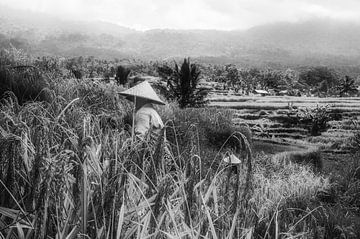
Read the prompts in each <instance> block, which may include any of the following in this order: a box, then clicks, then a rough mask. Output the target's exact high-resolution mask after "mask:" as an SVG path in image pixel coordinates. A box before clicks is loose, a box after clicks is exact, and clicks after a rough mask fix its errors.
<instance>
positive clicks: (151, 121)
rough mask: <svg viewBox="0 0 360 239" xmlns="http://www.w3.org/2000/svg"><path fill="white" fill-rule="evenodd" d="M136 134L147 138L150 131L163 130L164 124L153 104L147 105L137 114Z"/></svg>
mask: <svg viewBox="0 0 360 239" xmlns="http://www.w3.org/2000/svg"><path fill="white" fill-rule="evenodd" d="M134 123H135V124H134V129H135V134H136V135H139V136H145V135H146V134H147V132H148V131H149V130H150V129H162V128H163V127H164V123H163V121H162V120H161V118H160V116H159V114H158V113H157V112H156V110H155V109H154V107H153V105H152V104H145V105H144V106H142V107H141V108H140V109H139V110H138V111H137V112H136V114H135V122H134Z"/></svg>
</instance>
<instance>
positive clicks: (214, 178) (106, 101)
mask: <svg viewBox="0 0 360 239" xmlns="http://www.w3.org/2000/svg"><path fill="white" fill-rule="evenodd" d="M50 85H51V86H52V89H51V90H52V91H53V92H54V99H53V100H52V101H51V102H32V103H26V104H23V105H19V104H18V103H17V101H16V100H15V96H14V95H12V94H9V95H8V96H7V97H6V98H5V99H4V100H3V102H2V103H1V110H0V115H1V117H0V192H1V193H0V235H1V237H2V238H78V237H80V238H251V237H255V238H263V237H268V238H274V237H273V236H275V237H283V236H294V237H295V236H296V235H308V234H310V233H312V229H311V228H310V226H311V225H312V224H311V223H312V222H313V221H311V220H310V221H309V220H303V219H302V218H308V217H310V216H309V215H310V214H311V213H312V212H310V211H307V210H303V211H301V212H299V213H297V214H296V215H297V216H291V215H288V216H287V217H282V215H283V214H282V213H283V212H284V211H285V212H289V213H290V214H291V213H293V211H292V210H293V209H292V208H293V207H294V205H295V204H294V203H293V204H291V203H290V202H293V201H296V200H298V201H300V202H303V203H304V204H306V203H307V202H309V201H311V200H312V199H313V198H314V196H315V195H316V193H317V191H318V190H320V189H326V188H327V186H328V182H327V180H326V179H324V178H322V177H319V176H318V175H315V174H313V173H312V171H311V170H310V169H309V168H308V167H306V166H301V165H288V164H274V163H272V162H271V160H270V159H269V158H268V157H267V156H264V155H260V156H259V155H255V156H254V155H253V154H252V150H251V135H250V132H249V131H247V129H246V126H244V128H242V129H239V128H235V127H233V126H232V124H231V111H224V112H221V113H219V112H217V111H215V110H214V109H189V110H180V109H178V108H176V107H169V106H168V107H167V108H164V109H163V111H161V114H162V116H163V118H164V119H165V121H166V125H167V127H166V128H165V131H166V132H164V135H166V139H167V140H165V137H162V138H161V140H159V141H158V142H157V143H155V144H153V143H150V142H149V141H136V140H135V141H134V140H132V138H131V134H130V133H129V132H128V131H127V130H126V126H125V124H126V117H127V115H129V114H131V106H130V105H128V103H127V102H126V101H124V100H122V99H121V98H119V97H118V96H117V94H116V92H117V91H121V90H122V89H121V88H119V87H117V86H109V85H105V84H102V83H97V82H94V83H91V82H87V81H78V80H59V79H58V80H57V81H55V80H54V81H53V82H51V84H50ZM164 145H168V146H167V147H164ZM225 151H232V152H234V153H236V154H237V155H238V156H239V157H240V158H241V159H242V161H243V163H242V164H240V165H238V166H234V165H228V164H226V163H225V162H223V161H222V160H221V159H222V154H223V153H224V152H225ZM314 210H315V211H317V210H316V209H314ZM309 223H310V224H309ZM300 227H301V228H303V231H301V230H299V228H300Z"/></svg>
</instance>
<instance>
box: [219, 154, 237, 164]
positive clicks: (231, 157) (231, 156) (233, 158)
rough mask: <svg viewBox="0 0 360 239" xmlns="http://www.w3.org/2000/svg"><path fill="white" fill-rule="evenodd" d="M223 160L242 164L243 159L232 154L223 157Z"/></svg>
mask: <svg viewBox="0 0 360 239" xmlns="http://www.w3.org/2000/svg"><path fill="white" fill-rule="evenodd" d="M223 160H224V161H225V162H226V163H230V164H241V160H240V159H239V158H238V157H236V156H235V155H234V154H230V155H228V156H227V157H225V158H223Z"/></svg>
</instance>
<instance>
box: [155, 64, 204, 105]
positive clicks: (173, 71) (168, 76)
mask: <svg viewBox="0 0 360 239" xmlns="http://www.w3.org/2000/svg"><path fill="white" fill-rule="evenodd" d="M158 72H159V75H160V77H161V78H162V79H164V80H165V81H166V86H164V85H159V88H160V89H161V92H162V93H163V94H164V95H165V97H166V98H167V99H168V100H170V101H173V100H175V101H176V102H177V103H178V104H179V106H180V108H185V107H199V106H203V105H205V104H206V103H207V102H206V96H207V94H208V91H207V89H204V88H201V87H200V86H199V82H200V70H199V68H198V67H197V66H196V65H195V64H191V63H190V59H184V62H183V63H182V65H181V67H180V68H179V66H178V65H177V63H176V62H175V66H174V68H171V67H169V66H168V65H162V66H159V67H158Z"/></svg>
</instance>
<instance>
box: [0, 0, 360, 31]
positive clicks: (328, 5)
mask: <svg viewBox="0 0 360 239" xmlns="http://www.w3.org/2000/svg"><path fill="white" fill-rule="evenodd" d="M0 3H3V4H5V5H8V6H11V7H14V8H22V9H29V10H32V11H40V12H44V13H48V14H54V15H56V16H60V17H64V18H72V19H78V20H105V21H110V22H115V23H118V24H121V25H124V26H128V27H134V28H137V29H153V28H177V29H189V28H191V29H194V28H201V29H225V30H230V29H243V28H249V27H251V26H255V25H259V24H265V23H271V22H277V21H292V22H293V21H299V20H306V19H309V18H314V17H317V18H319V17H320V18H321V17H327V18H334V19H340V20H351V21H360V14H358V13H359V12H360V1H358V0H342V1H338V0H221V1H219V0H131V1H128V0H61V1H60V0H31V1H29V0H0Z"/></svg>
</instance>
